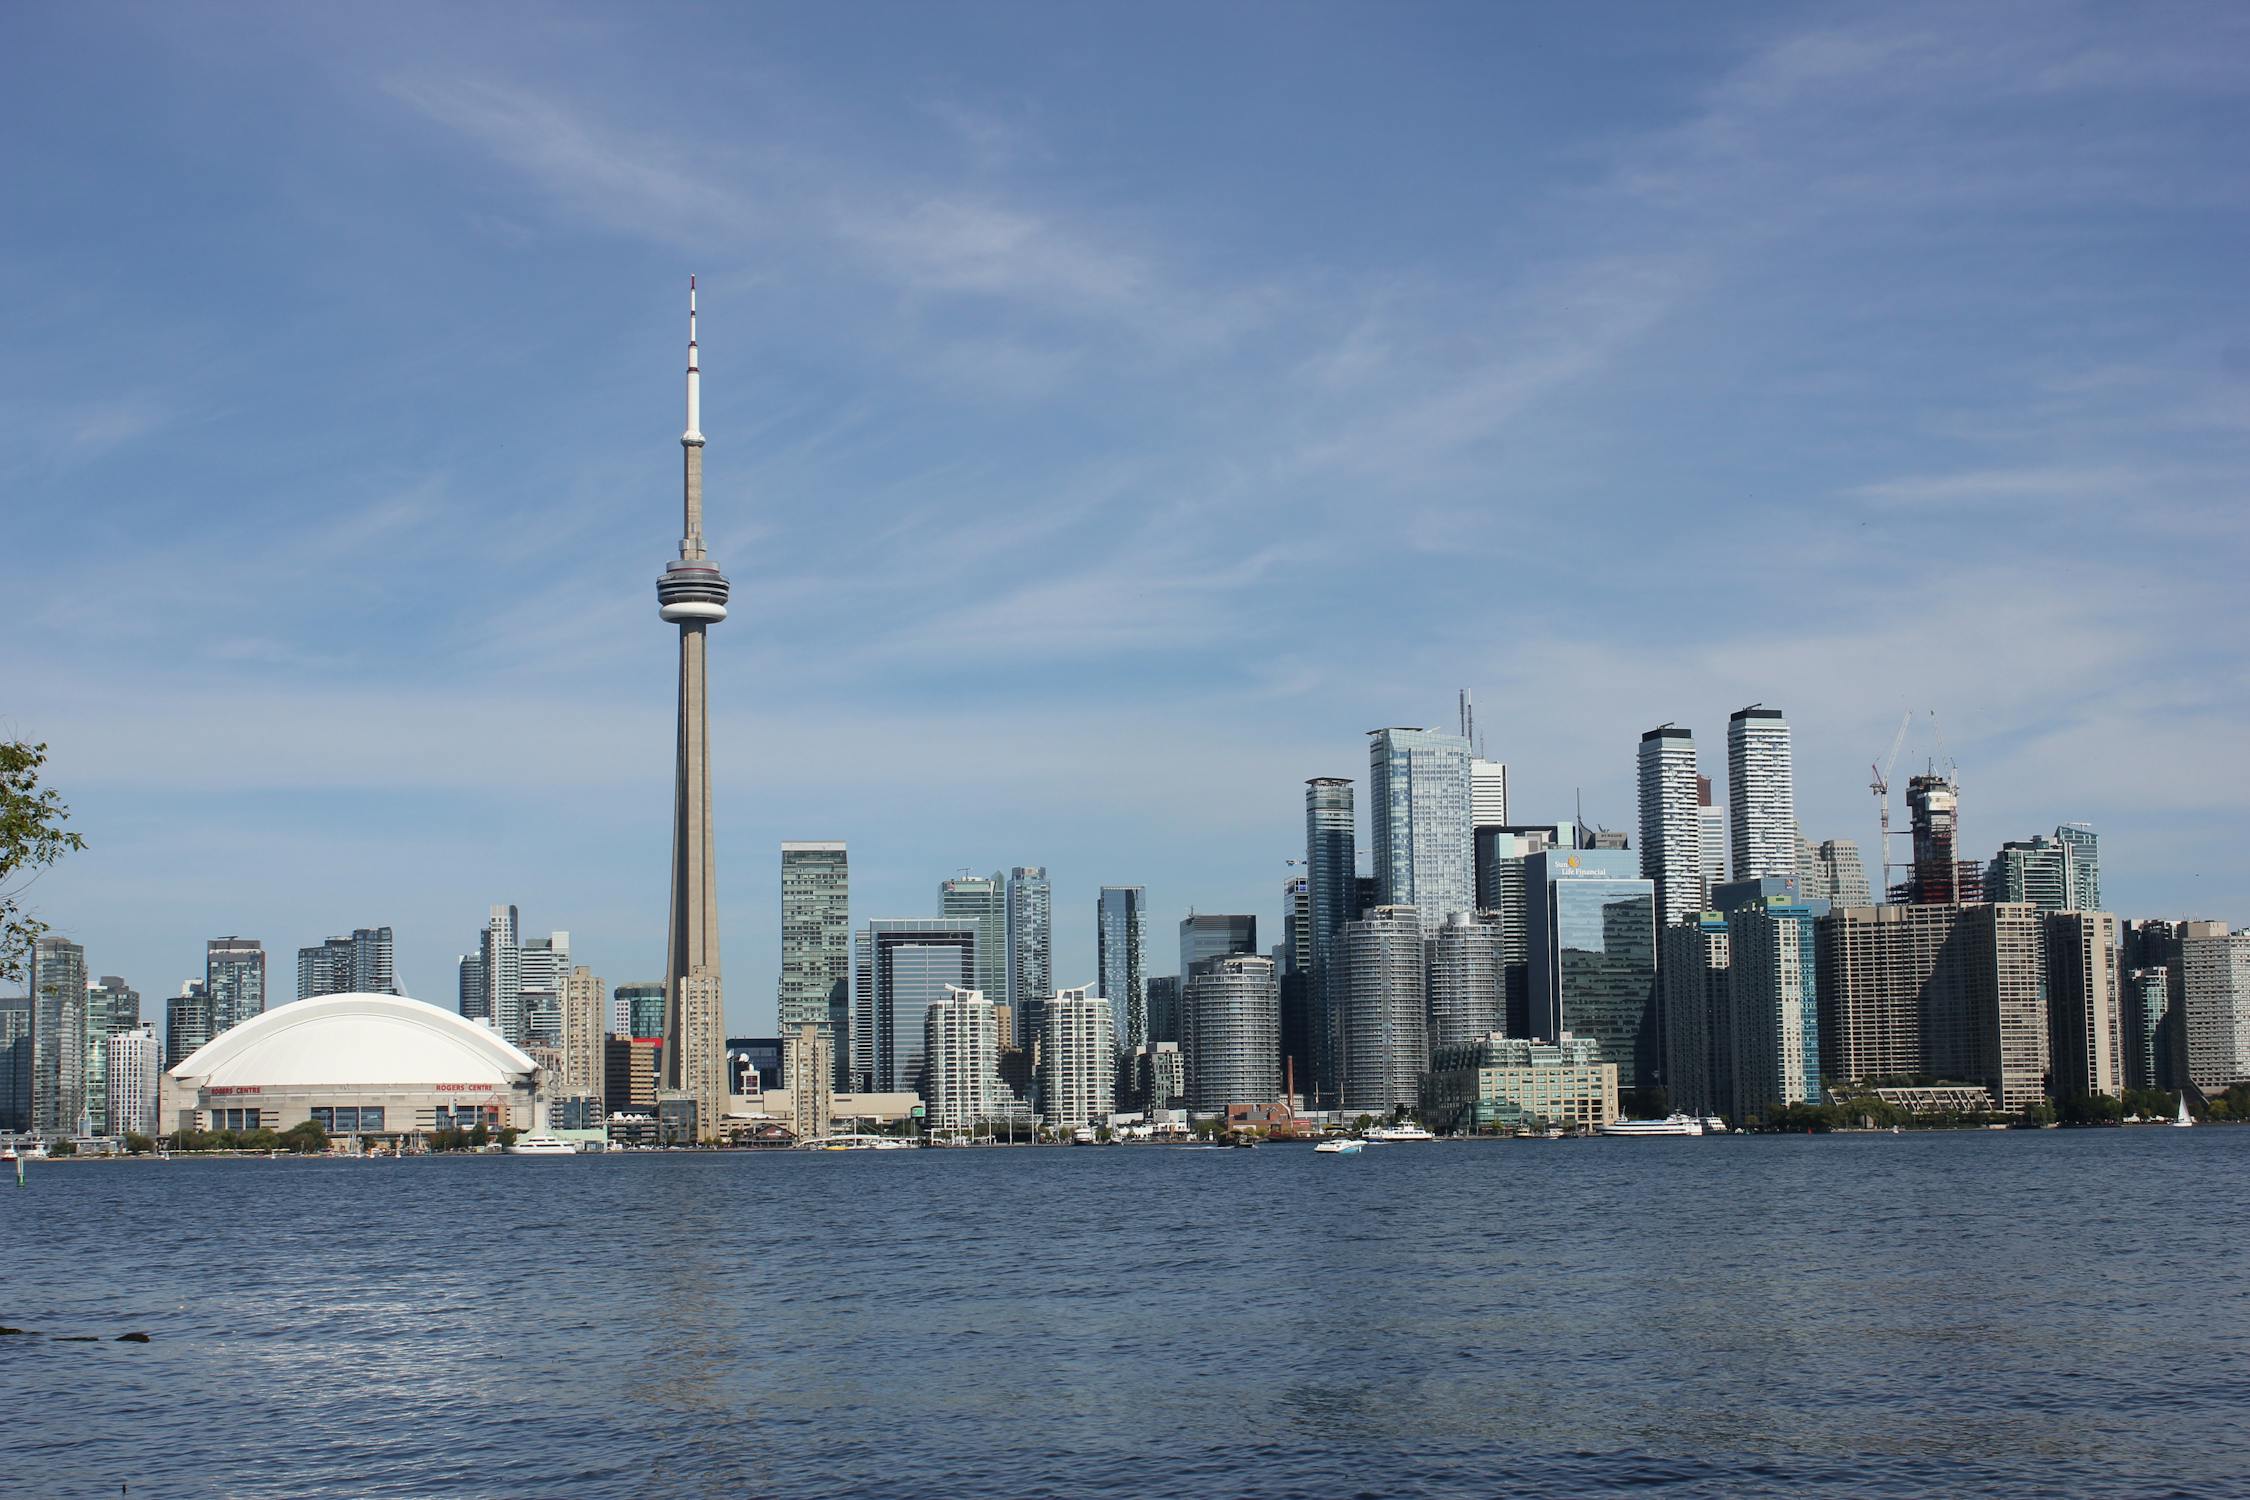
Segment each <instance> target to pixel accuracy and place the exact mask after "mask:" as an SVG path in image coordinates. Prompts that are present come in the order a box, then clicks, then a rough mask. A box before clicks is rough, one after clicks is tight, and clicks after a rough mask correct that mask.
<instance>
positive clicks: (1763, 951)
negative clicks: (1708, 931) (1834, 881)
mask: <svg viewBox="0 0 2250 1500" xmlns="http://www.w3.org/2000/svg"><path fill="white" fill-rule="evenodd" d="M1825 910H1826V908H1825V907H1824V906H1822V907H1816V906H1815V905H1814V904H1813V903H1811V902H1805V901H1790V900H1787V899H1783V898H1769V899H1768V900H1765V901H1759V902H1755V903H1752V904H1749V905H1746V906H1740V907H1737V908H1735V909H1734V910H1733V911H1732V912H1730V913H1728V914H1727V988H1728V993H1729V995H1730V997H1731V1003H1730V1007H1729V1009H1730V1011H1731V1013H1732V1016H1733V1023H1734V1024H1733V1031H1734V1037H1733V1041H1734V1066H1733V1075H1734V1076H1733V1089H1732V1094H1731V1097H1730V1098H1729V1100H1728V1103H1727V1107H1726V1110H1725V1113H1726V1115H1727V1117H1728V1118H1729V1119H1731V1120H1734V1121H1735V1122H1736V1123H1740V1122H1742V1121H1744V1120H1750V1119H1760V1118H1764V1117H1768V1116H1770V1115H1771V1114H1772V1113H1773V1112H1774V1111H1775V1110H1776V1109H1779V1108H1783V1107H1786V1106H1788V1105H1793V1104H1818V1103H1820V1102H1821V1081H1820V998H1819V942H1818V939H1817V936H1816V932H1815V928H1814V919H1815V917H1816V916H1817V915H1820V914H1823V913H1824V912H1825Z"/></svg>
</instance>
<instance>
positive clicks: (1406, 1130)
mask: <svg viewBox="0 0 2250 1500" xmlns="http://www.w3.org/2000/svg"><path fill="white" fill-rule="evenodd" d="M1367 1138H1368V1139H1369V1140H1371V1141H1375V1142H1378V1143H1380V1144H1382V1145H1385V1146H1388V1145H1390V1144H1392V1143H1393V1142H1395V1141H1434V1140H1436V1139H1437V1137H1436V1136H1434V1135H1432V1134H1430V1133H1429V1132H1428V1131H1427V1130H1424V1129H1423V1128H1422V1127H1421V1126H1419V1125H1413V1124H1406V1125H1378V1126H1376V1127H1375V1128H1374V1129H1373V1130H1370V1131H1368V1132H1367Z"/></svg>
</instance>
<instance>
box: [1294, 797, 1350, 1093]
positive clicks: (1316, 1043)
mask: <svg viewBox="0 0 2250 1500" xmlns="http://www.w3.org/2000/svg"><path fill="white" fill-rule="evenodd" d="M1353 844H1354V828H1353V812H1352V784H1351V782H1350V781H1349V780H1347V779H1345V778H1344V777H1341V776H1315V777H1313V778H1312V779H1311V780H1310V781H1307V782H1306V783H1305V905H1306V909H1307V911H1308V912H1309V913H1310V918H1309V921H1310V925H1311V930H1310V932H1309V933H1308V934H1307V935H1306V953H1307V954H1308V956H1309V958H1310V969H1311V972H1310V982H1309V983H1308V985H1307V987H1306V1000H1307V1002H1308V1010H1309V1012H1310V1020H1309V1022H1308V1027H1307V1029H1308V1030H1309V1031H1310V1032H1311V1033H1312V1041H1311V1051H1312V1076H1311V1077H1309V1078H1306V1079H1304V1080H1301V1082H1300V1084H1299V1087H1301V1088H1303V1089H1304V1090H1305V1091H1306V1092H1307V1093H1309V1094H1310V1095H1311V1096H1312V1099H1313V1102H1314V1103H1315V1104H1316V1105H1318V1106H1320V1107H1322V1108H1330V1107H1333V1106H1334V1104H1335V1102H1336V1087H1337V1081H1338V1068H1337V1061H1338V1053H1337V1048H1338V1042H1337V1035H1336V1013H1337V1009H1338V1007H1339V1006H1340V1005H1341V1003H1342V997H1343V983H1342V980H1341V979H1340V978H1338V977H1337V976H1336V961H1337V959H1336V938H1337V935H1338V934H1339V933H1341V932H1342V931H1343V930H1344V924H1345V923H1346V922H1349V921H1351V920H1352V919H1353V918H1354V917H1356V916H1357V915H1358V914H1359V912H1358V906H1357V903H1358V900H1359V884H1358V874H1357V869H1358V866H1357V860H1358V855H1357V853H1356V852H1355V850H1354V848H1353Z"/></svg>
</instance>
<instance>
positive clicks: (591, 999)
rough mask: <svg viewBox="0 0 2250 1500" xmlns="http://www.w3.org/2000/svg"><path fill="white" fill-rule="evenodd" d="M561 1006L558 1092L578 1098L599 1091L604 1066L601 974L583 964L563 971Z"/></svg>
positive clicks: (604, 1038) (605, 1032)
mask: <svg viewBox="0 0 2250 1500" xmlns="http://www.w3.org/2000/svg"><path fill="white" fill-rule="evenodd" d="M558 936H559V934H558ZM561 1009H562V1026H561V1037H560V1041H561V1044H562V1056H563V1071H562V1078H561V1080H560V1083H561V1085H562V1087H561V1089H560V1092H562V1093H564V1094H569V1095H575V1096H578V1097H581V1098H583V1097H585V1096H587V1095H592V1094H599V1093H600V1092H601V1091H602V1074H603V1070H604V1068H605V1067H606V1064H605V1062H604V1055H605V1054H604V1052H603V1042H604V1041H605V1040H606V1038H607V1035H608V1031H607V1028H606V1027H604V1026H603V1024H602V980H601V976H600V975H599V974H596V973H595V972H594V971H593V970H592V969H589V968H587V967H586V966H585V965H584V964H579V965H578V966H577V967H575V968H573V969H572V970H571V971H570V972H569V973H568V974H566V975H564V976H563V984H562V1005H561Z"/></svg>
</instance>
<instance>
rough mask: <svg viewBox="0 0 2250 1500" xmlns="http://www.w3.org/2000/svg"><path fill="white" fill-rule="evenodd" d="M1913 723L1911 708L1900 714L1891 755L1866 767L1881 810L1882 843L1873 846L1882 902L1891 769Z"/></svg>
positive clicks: (1887, 879)
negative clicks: (1879, 868)
mask: <svg viewBox="0 0 2250 1500" xmlns="http://www.w3.org/2000/svg"><path fill="white" fill-rule="evenodd" d="M1913 722H1914V710H1912V709H1911V708H1910V709H1908V710H1907V711H1906V712H1905V713H1902V714H1900V715H1899V716H1898V733H1897V734H1894V735H1892V736H1891V753H1890V754H1888V755H1886V756H1884V757H1883V760H1882V764H1880V765H1875V766H1870V767H1868V769H1869V770H1871V771H1873V772H1874V773H1875V779H1874V780H1873V781H1871V782H1869V783H1868V787H1867V789H1868V790H1869V791H1871V792H1873V793H1874V794H1875V800H1876V803H1877V804H1878V805H1879V806H1880V807H1881V809H1882V833H1881V835H1880V837H1881V839H1882V842H1881V843H1879V844H1877V845H1876V846H1875V849H1876V854H1875V858H1876V860H1877V861H1878V862H1879V863H1880V864H1881V865H1882V867H1883V889H1882V890H1881V892H1879V893H1877V894H1878V899H1880V900H1883V901H1888V900H1890V899H1891V895H1890V892H1891V768H1892V767H1893V766H1896V765H1897V764H1898V752H1899V749H1900V747H1902V746H1903V745H1905V743H1906V730H1907V726H1908V725H1910V724H1912V723H1913Z"/></svg>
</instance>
